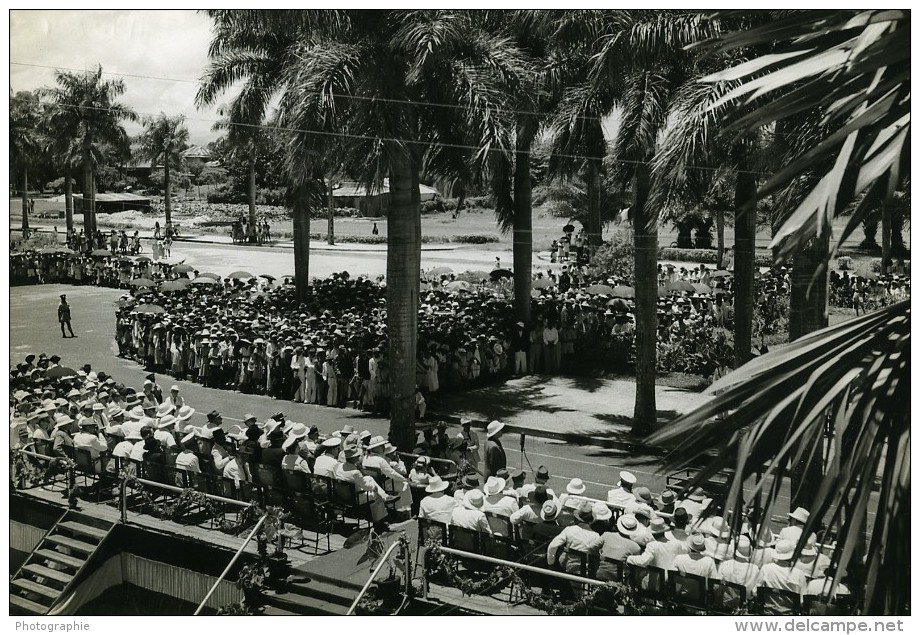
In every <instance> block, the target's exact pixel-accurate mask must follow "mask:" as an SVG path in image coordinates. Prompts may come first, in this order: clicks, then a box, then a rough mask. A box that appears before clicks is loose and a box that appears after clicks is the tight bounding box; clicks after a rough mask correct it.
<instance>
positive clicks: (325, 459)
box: [313, 454, 339, 476]
mask: <svg viewBox="0 0 920 635" xmlns="http://www.w3.org/2000/svg"><path fill="white" fill-rule="evenodd" d="M338 464H339V462H338V461H336V460H335V459H334V458H333V457H331V456H329V455H328V454H320V455H319V456H318V457H316V462H315V463H313V473H314V474H316V475H317V476H335V466H336V465H338Z"/></svg>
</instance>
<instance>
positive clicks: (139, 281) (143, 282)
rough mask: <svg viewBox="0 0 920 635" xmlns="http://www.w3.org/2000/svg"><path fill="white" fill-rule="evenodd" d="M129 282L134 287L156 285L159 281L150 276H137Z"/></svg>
mask: <svg viewBox="0 0 920 635" xmlns="http://www.w3.org/2000/svg"><path fill="white" fill-rule="evenodd" d="M128 284H130V285H131V286H132V287H155V286H156V285H157V283H156V282H154V281H153V280H151V279H150V278H135V279H134V280H132V281H131V282H129V283H128Z"/></svg>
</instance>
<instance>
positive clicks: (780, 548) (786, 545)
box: [773, 540, 795, 561]
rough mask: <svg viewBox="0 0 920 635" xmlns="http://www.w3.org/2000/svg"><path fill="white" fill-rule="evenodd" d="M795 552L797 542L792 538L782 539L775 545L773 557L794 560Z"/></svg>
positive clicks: (781, 559)
mask: <svg viewBox="0 0 920 635" xmlns="http://www.w3.org/2000/svg"><path fill="white" fill-rule="evenodd" d="M793 553H795V543H794V542H792V541H791V540H780V541H779V542H777V543H776V546H775V547H773V559H774V560H780V561H786V560H792V554H793Z"/></svg>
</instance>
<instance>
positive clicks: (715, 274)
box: [709, 269, 732, 278]
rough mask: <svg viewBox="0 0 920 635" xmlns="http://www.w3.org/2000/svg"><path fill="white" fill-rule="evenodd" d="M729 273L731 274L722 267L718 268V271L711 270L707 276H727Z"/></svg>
mask: <svg viewBox="0 0 920 635" xmlns="http://www.w3.org/2000/svg"><path fill="white" fill-rule="evenodd" d="M731 275H732V274H730V273H729V272H728V271H725V270H724V269H719V270H718V271H713V272H712V273H711V274H709V277H710V278H727V277H729V276H731Z"/></svg>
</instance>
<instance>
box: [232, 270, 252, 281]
mask: <svg viewBox="0 0 920 635" xmlns="http://www.w3.org/2000/svg"><path fill="white" fill-rule="evenodd" d="M227 277H228V278H233V279H234V280H249V279H250V278H254V277H255V276H254V275H252V274H251V273H249V272H248V271H234V272H233V273H231V274H230V275H228V276H227Z"/></svg>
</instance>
